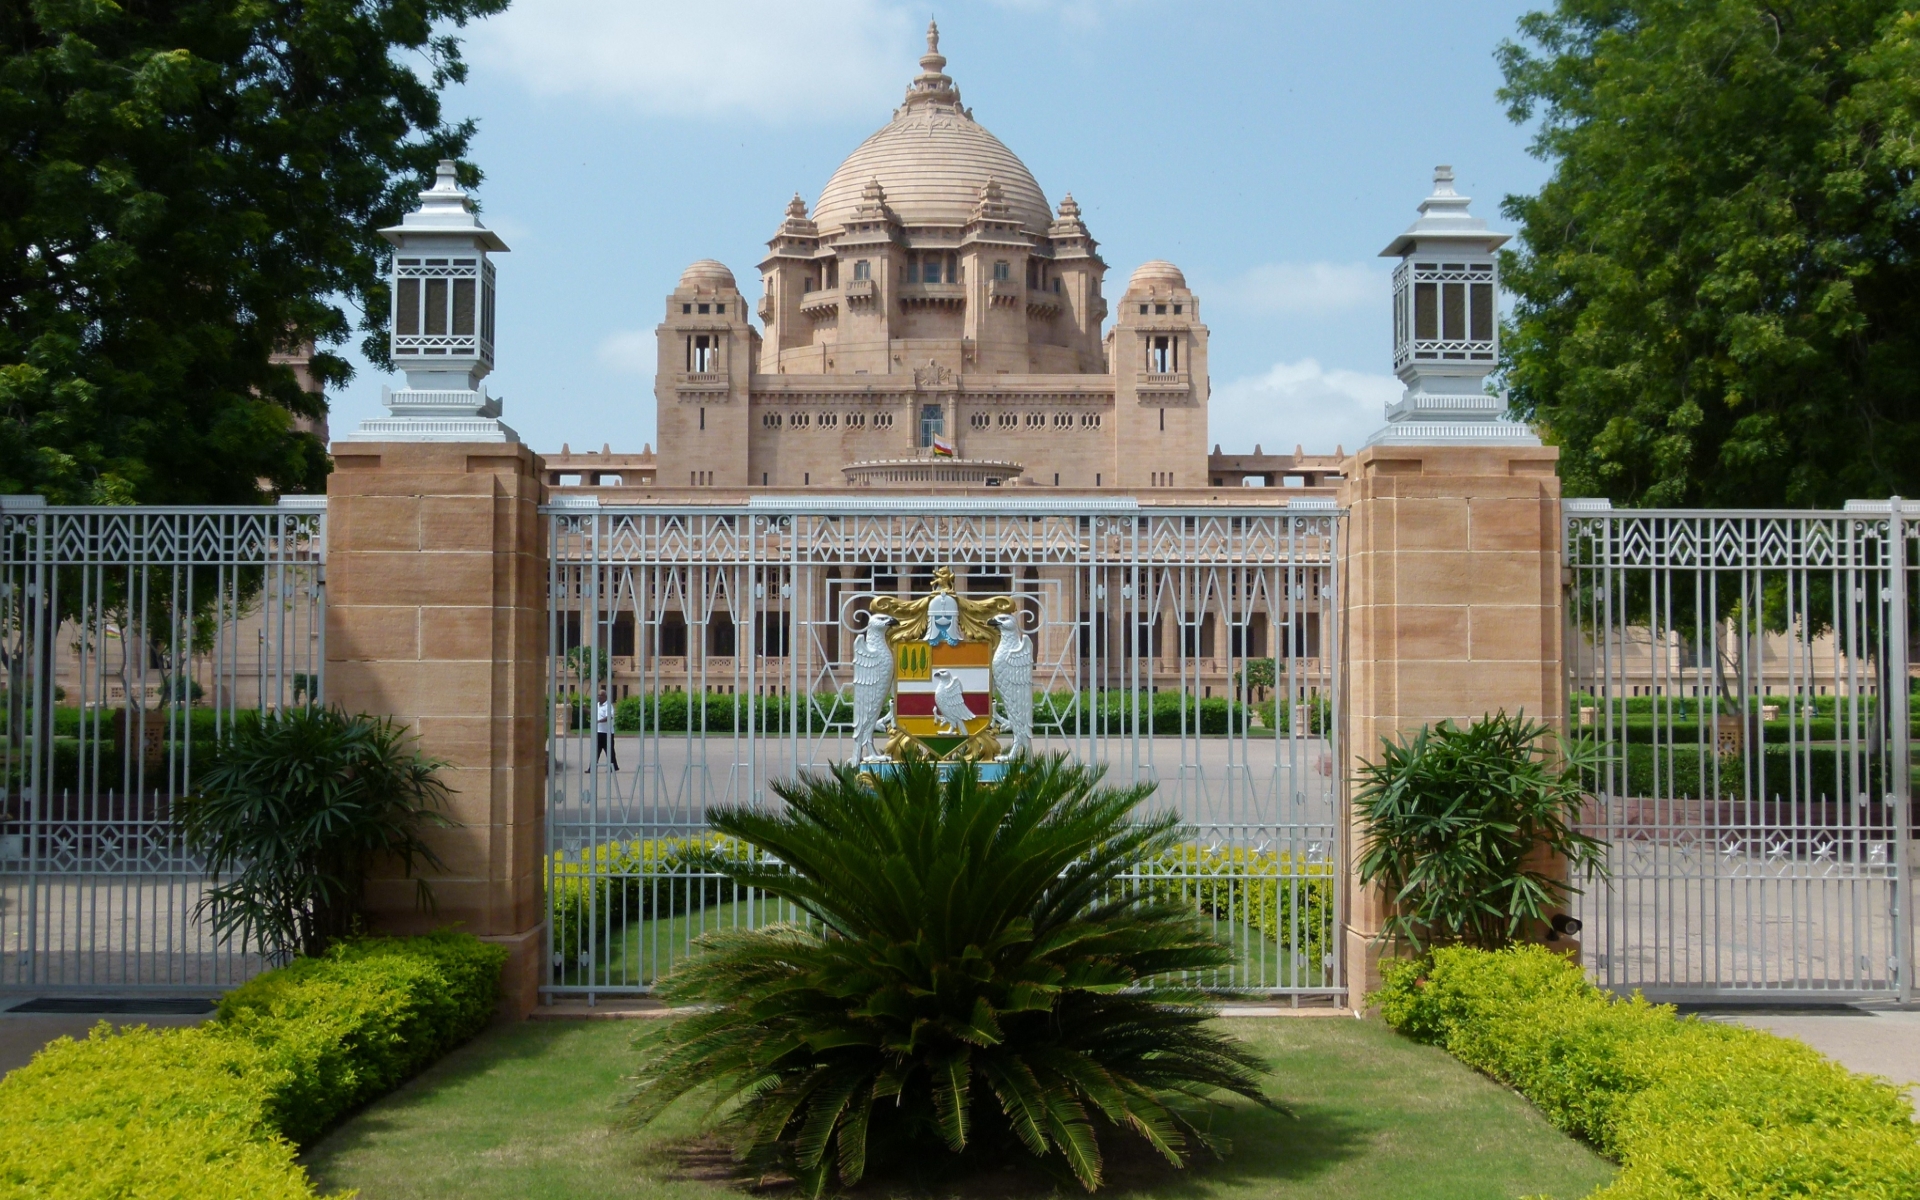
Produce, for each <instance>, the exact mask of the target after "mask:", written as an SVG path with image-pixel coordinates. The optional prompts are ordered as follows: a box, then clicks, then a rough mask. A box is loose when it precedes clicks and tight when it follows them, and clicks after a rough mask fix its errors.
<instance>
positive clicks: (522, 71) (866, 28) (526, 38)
mask: <svg viewBox="0 0 1920 1200" xmlns="http://www.w3.org/2000/svg"><path fill="white" fill-rule="evenodd" d="M912 24H913V23H912V20H911V18H910V17H909V16H908V14H907V12H906V10H905V9H904V8H901V7H899V6H898V5H896V4H892V3H887V2H886V0H814V2H813V3H809V4H804V5H802V4H794V3H792V2H791V0H704V2H700V3H684V2H680V0H515V3H514V5H513V6H512V7H511V8H509V9H508V10H507V11H506V12H504V13H502V14H500V15H499V16H496V17H489V18H488V19H487V20H485V21H483V22H480V23H479V24H477V25H475V26H473V27H472V29H471V39H472V49H471V57H472V59H473V60H474V62H475V63H477V64H481V65H484V66H487V67H491V68H495V69H499V70H503V71H505V72H507V73H509V74H512V75H514V76H517V77H518V78H519V79H520V80H521V82H522V83H524V84H525V85H526V87H527V89H528V90H529V91H532V92H534V93H535V94H537V95H545V96H586V97H589V98H593V99H598V100H609V101H615V102H624V103H628V104H631V105H633V106H634V107H636V108H638V109H640V110H641V111H643V112H648V113H655V114H662V115H670V116H702V117H713V116H718V117H728V116H740V115H745V116H751V117H758V118H762V119H765V120H770V121H790V120H806V119H810V118H814V117H818V116H823V115H832V116H838V115H843V114H844V115H871V114H872V113H874V112H875V111H884V110H885V108H886V106H887V105H888V104H889V103H897V102H898V100H899V97H900V93H901V91H902V89H903V88H904V87H905V86H906V83H907V81H908V79H910V78H911V77H912V75H913V72H914V70H915V69H916V68H915V66H914V60H915V59H917V58H918V57H919V55H920V53H921V47H920V45H919V44H918V40H917V39H916V38H915V37H914V36H913V35H914V30H913V28H912Z"/></svg>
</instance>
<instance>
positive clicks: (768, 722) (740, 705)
mask: <svg viewBox="0 0 1920 1200" xmlns="http://www.w3.org/2000/svg"><path fill="white" fill-rule="evenodd" d="M852 721H853V705H852V704H851V702H849V701H848V700H846V699H844V698H842V697H839V696H835V695H818V696H808V695H801V696H742V695H732V696H726V695H721V694H720V693H718V692H706V693H701V692H660V693H658V694H655V695H651V696H628V697H627V698H626V699H624V700H618V701H615V702H614V706H613V727H614V728H615V729H616V730H618V731H619V732H621V733H655V732H658V733H686V732H689V731H692V732H694V733H702V732H704V733H745V732H746V731H747V730H748V729H756V730H759V731H760V732H762V733H790V732H793V731H794V730H796V729H798V730H800V731H801V732H805V733H824V732H826V731H827V730H828V729H829V728H830V727H832V726H834V725H849V724H851V723H852ZM574 727H575V728H579V729H584V728H586V727H587V720H586V708H585V705H584V704H582V705H580V706H579V707H578V709H577V711H576V713H575V716H574Z"/></svg>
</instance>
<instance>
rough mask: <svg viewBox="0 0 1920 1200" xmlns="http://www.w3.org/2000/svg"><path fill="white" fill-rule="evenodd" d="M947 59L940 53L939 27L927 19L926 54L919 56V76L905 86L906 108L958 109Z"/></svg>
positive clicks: (958, 99)
mask: <svg viewBox="0 0 1920 1200" xmlns="http://www.w3.org/2000/svg"><path fill="white" fill-rule="evenodd" d="M946 67H947V59H946V56H945V55H943V54H941V53H940V26H939V24H938V23H937V22H935V21H934V20H933V19H932V18H931V17H929V18H928V19H927V52H926V53H925V54H923V55H921V56H920V74H919V76H918V77H917V78H915V79H914V81H913V82H912V83H911V84H908V85H907V107H908V108H914V107H916V106H918V105H921V104H942V105H952V106H953V107H954V108H956V109H957V108H959V107H960V89H959V88H956V87H954V86H953V80H952V79H949V78H948V77H947V76H946V74H945V73H944V72H945V71H946Z"/></svg>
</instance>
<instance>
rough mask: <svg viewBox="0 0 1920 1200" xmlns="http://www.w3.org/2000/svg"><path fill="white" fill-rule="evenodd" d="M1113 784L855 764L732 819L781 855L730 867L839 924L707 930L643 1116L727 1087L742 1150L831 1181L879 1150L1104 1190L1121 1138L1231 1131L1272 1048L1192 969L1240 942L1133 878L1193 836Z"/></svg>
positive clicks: (1186, 1138)
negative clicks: (1234, 1035) (1141, 815)
mask: <svg viewBox="0 0 1920 1200" xmlns="http://www.w3.org/2000/svg"><path fill="white" fill-rule="evenodd" d="M1099 780H1100V772H1099V771H1098V770H1095V769H1090V768H1087V767H1084V766H1078V765H1073V764H1069V763H1067V762H1066V761H1065V760H1063V759H1060V758H1050V759H1034V760H1016V761H1014V762H1013V763H1012V764H1011V765H1010V766H1009V768H1008V772H1007V775H1006V777H1005V778H1004V779H1003V780H1001V781H999V782H996V783H993V784H983V783H981V782H979V781H978V780H977V779H976V778H975V777H974V775H973V774H972V773H971V772H968V771H957V772H954V773H953V774H952V775H951V777H950V778H948V779H947V780H945V781H942V780H940V779H939V778H938V776H937V775H936V773H935V770H934V768H933V767H932V766H931V765H928V764H910V765H908V766H907V767H905V768H904V769H902V770H901V771H900V772H899V773H898V774H896V775H892V776H888V777H884V778H881V779H878V780H872V781H868V780H867V779H865V778H864V777H861V776H859V775H857V774H856V773H855V770H854V769H853V768H851V767H840V768H836V769H835V770H834V772H833V774H831V775H816V776H810V777H807V778H803V779H800V780H798V781H793V782H787V783H781V784H776V785H775V786H774V790H775V791H776V792H778V793H779V795H780V797H781V799H782V800H783V801H785V809H784V811H762V810H754V809H724V810H720V811H717V812H714V813H711V814H710V818H711V821H712V824H713V826H714V827H715V828H716V829H717V830H719V831H721V832H722V833H725V834H730V835H732V836H734V837H736V838H739V839H741V840H742V841H743V842H746V843H748V844H750V845H752V846H754V847H756V848H758V849H759V850H760V851H763V852H764V854H765V856H766V857H759V856H756V859H755V860H754V861H729V862H726V863H722V864H720V866H719V869H720V870H723V871H725V872H726V873H727V874H728V875H729V876H730V877H732V879H733V881H734V883H735V884H736V885H738V886H740V887H742V888H754V889H764V890H766V891H767V892H770V893H772V894H774V895H776V896H781V897H784V898H785V899H787V900H789V901H791V902H793V903H794V904H796V905H798V906H799V907H800V908H801V909H802V910H803V911H804V912H805V913H806V914H807V915H808V917H809V918H811V920H812V922H814V923H812V924H808V925H776V926H770V927H767V928H762V929H756V930H738V931H728V932H722V933H714V934H709V935H708V936H707V937H706V938H705V939H704V942H703V952H702V953H701V954H700V955H698V956H697V957H695V958H694V959H693V960H692V961H691V962H689V963H688V964H687V965H686V966H685V967H684V968H682V970H681V971H680V972H679V973H678V974H676V975H674V976H673V977H671V978H670V979H668V980H667V981H666V982H665V984H664V986H663V988H662V990H663V992H664V994H665V995H666V996H667V997H668V998H669V999H671V1000H673V1001H674V1002H676V1003H683V1004H690V1005H700V1006H704V1007H706V1011H703V1012H701V1013H700V1014H699V1015H696V1016H692V1017H688V1018H686V1019H684V1020H682V1021H678V1022H676V1023H674V1025H673V1026H671V1027H670V1028H669V1029H667V1030H666V1031H664V1032H663V1033H662V1035H661V1039H660V1041H659V1042H657V1043H656V1044H655V1045H654V1047H653V1051H652V1053H651V1055H650V1057H649V1061H648V1062H647V1064H646V1066H645V1068H644V1071H643V1074H642V1084H641V1087H640V1090H639V1093H638V1095H637V1097H636V1104H637V1106H638V1112H639V1114H640V1115H641V1116H642V1117H646V1118H650V1117H652V1116H654V1115H656V1114H658V1113H660V1112H662V1111H664V1110H665V1109H666V1107H667V1106H668V1105H669V1104H670V1103H671V1102H672V1101H673V1100H674V1099H676V1098H677V1097H679V1096H681V1095H684V1094H686V1093H687V1092H689V1091H691V1090H693V1089H694V1088H697V1087H701V1086H703V1085H712V1086H714V1087H715V1089H716V1091H715V1097H716V1101H717V1102H718V1103H720V1104H728V1103H731V1105H732V1107H731V1109H730V1112H731V1117H730V1122H729V1123H730V1125H731V1128H732V1131H733V1135H734V1141H735V1149H736V1152H737V1153H738V1154H739V1155H740V1156H741V1157H742V1158H743V1159H745V1160H746V1161H748V1162H749V1163H758V1164H760V1165H762V1166H766V1165H776V1164H777V1165H779V1166H781V1167H783V1168H785V1169H786V1170H789V1171H791V1172H792V1173H793V1174H794V1176H795V1177H796V1178H797V1179H799V1180H800V1181H801V1183H802V1185H803V1187H805V1189H806V1190H807V1191H808V1192H809V1193H811V1194H814V1195H818V1194H819V1193H820V1192H821V1191H823V1190H824V1189H825V1188H826V1187H827V1186H828V1185H829V1184H831V1183H832V1182H833V1180H834V1179H835V1178H836V1177H837V1178H838V1179H839V1181H840V1183H841V1184H843V1185H847V1186H851V1185H853V1184H855V1183H857V1182H858V1181H859V1180H860V1179H861V1178H862V1177H863V1176H865V1175H866V1174H867V1173H868V1164H869V1163H874V1164H875V1165H876V1166H877V1165H881V1164H889V1165H893V1166H895V1167H898V1166H900V1165H902V1164H906V1165H914V1166H924V1165H928V1164H931V1163H936V1162H938V1161H940V1160H949V1161H950V1160H951V1156H952V1155H964V1156H965V1157H966V1158H967V1159H969V1160H973V1161H988V1162H997V1161H1004V1159H1005V1156H1006V1155H1008V1154H1015V1155H1018V1154H1020V1153H1021V1149H1022V1148H1024V1150H1025V1151H1026V1152H1027V1153H1030V1154H1032V1155H1036V1156H1039V1157H1040V1158H1041V1159H1042V1160H1043V1161H1046V1162H1049V1163H1052V1164H1055V1165H1058V1166H1062V1167H1064V1168H1065V1170H1066V1171H1070V1172H1071V1174H1072V1176H1073V1177H1074V1178H1076V1179H1077V1180H1078V1181H1079V1182H1080V1184H1081V1185H1082V1186H1084V1187H1086V1188H1087V1189H1089V1190H1091V1189H1093V1188H1094V1187H1096V1186H1097V1185H1098V1184H1099V1183H1100V1181H1101V1178H1102V1162H1103V1156H1102V1152H1101V1145H1100V1140H1101V1139H1100V1137H1099V1131H1100V1129H1107V1130H1110V1131H1114V1132H1121V1133H1127V1134H1131V1135H1134V1136H1137V1137H1139V1138H1141V1139H1144V1141H1145V1142H1146V1143H1148V1144H1149V1145H1150V1146H1152V1148H1153V1149H1154V1150H1156V1151H1157V1152H1159V1153H1160V1154H1161V1155H1162V1156H1164V1157H1165V1158H1167V1159H1168V1160H1169V1161H1171V1162H1173V1163H1174V1164H1176V1165H1178V1164H1180V1163H1181V1162H1183V1160H1184V1159H1185V1158H1186V1157H1187V1156H1188V1155H1189V1154H1190V1153H1191V1151H1192V1149H1193V1148H1195V1147H1206V1146H1208V1145H1209V1144H1210V1143H1209V1141H1208V1138H1207V1135H1206V1132H1205V1129H1206V1125H1205V1109H1206V1107H1207V1103H1208V1101H1209V1100H1210V1099H1211V1098H1212V1097H1213V1096H1215V1095H1216V1094H1218V1093H1221V1092H1228V1093H1237V1094H1239V1095H1242V1096H1245V1097H1248V1098H1249V1099H1253V1100H1256V1101H1261V1102H1262V1103H1264V1100H1263V1099H1262V1096H1261V1091H1260V1085H1259V1076H1258V1072H1257V1067H1258V1063H1257V1062H1256V1061H1255V1060H1254V1059H1253V1058H1252V1057H1251V1056H1250V1054H1249V1053H1248V1051H1247V1050H1246V1049H1245V1048H1243V1047H1242V1046H1241V1045H1240V1044H1239V1043H1237V1042H1235V1041H1234V1040H1232V1039H1231V1038H1229V1037H1226V1036H1225V1035H1223V1034H1221V1033H1219V1032H1217V1031H1214V1030H1211V1029H1209V1028H1207V1026H1206V1024H1205V1022H1206V1019H1207V1017H1208V1016H1209V1015H1210V1012H1211V1010H1210V1008H1209V1007H1208V1006H1207V1005H1206V1004H1205V1003H1204V1002H1203V998H1202V997H1201V996H1200V995H1199V994H1197V993H1196V992H1194V991H1192V990H1191V989H1188V988H1186V987H1183V986H1181V985H1180V983H1179V980H1180V978H1181V976H1182V975H1183V974H1184V973H1189V972H1199V971H1207V970H1213V969H1217V968H1219V967H1222V966H1225V965H1226V964H1228V963H1229V962H1231V961H1232V958H1233V952H1232V951H1231V950H1230V949H1229V948H1228V947H1226V946H1225V945H1222V944H1221V943H1220V942H1218V941H1217V940H1215V939H1214V938H1213V937H1212V936H1210V935H1209V934H1208V932H1207V931H1206V930H1205V929H1204V928H1203V927H1202V926H1201V925H1200V924H1199V922H1198V921H1197V920H1196V918H1195V914H1194V911H1193V909H1192V907H1191V906H1190V905H1186V906H1182V905H1178V904H1175V903H1172V902H1170V901H1167V900H1163V899H1160V898H1156V897H1155V896H1154V895H1153V894H1152V892H1151V891H1150V890H1141V889H1137V888H1130V887H1128V886H1127V883H1126V880H1125V879H1124V876H1125V875H1126V874H1127V873H1128V872H1129V871H1131V870H1133V869H1135V868H1136V867H1137V865H1138V864H1140V863H1144V862H1151V861H1153V860H1154V859H1156V858H1159V857H1161V856H1164V855H1166V854H1168V853H1172V852H1174V851H1175V849H1176V846H1177V844H1178V841H1179V838H1180V836H1181V831H1180V829H1179V826H1178V823H1177V819H1176V818H1175V817H1174V816H1173V815H1172V814H1168V815H1165V816H1161V817H1154V818H1147V819H1142V820H1133V819H1131V817H1132V813H1133V809H1134V808H1135V806H1136V805H1137V804H1138V803H1139V802H1140V801H1141V800H1143V799H1145V798H1146V796H1147V795H1148V794H1149V793H1151V792H1152V790H1153V785H1152V784H1143V785H1136V786H1133V787H1124V788H1105V787H1101V786H1099ZM1149 983H1151V984H1153V985H1154V986H1153V987H1152V989H1151V990H1145V989H1144V988H1143V985H1146V984H1149Z"/></svg>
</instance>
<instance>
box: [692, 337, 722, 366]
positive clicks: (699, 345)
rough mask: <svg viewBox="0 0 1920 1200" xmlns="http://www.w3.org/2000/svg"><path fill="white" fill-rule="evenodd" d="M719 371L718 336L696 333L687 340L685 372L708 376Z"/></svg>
mask: <svg viewBox="0 0 1920 1200" xmlns="http://www.w3.org/2000/svg"><path fill="white" fill-rule="evenodd" d="M719 369H720V337H719V335H718V334H711V333H696V334H694V335H693V336H692V337H689V338H688V339H687V370H689V371H692V372H694V373H695V374H708V373H711V372H714V371H718V370H719Z"/></svg>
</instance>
